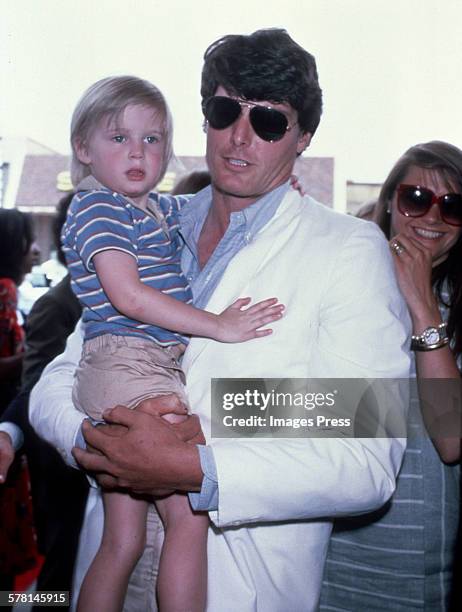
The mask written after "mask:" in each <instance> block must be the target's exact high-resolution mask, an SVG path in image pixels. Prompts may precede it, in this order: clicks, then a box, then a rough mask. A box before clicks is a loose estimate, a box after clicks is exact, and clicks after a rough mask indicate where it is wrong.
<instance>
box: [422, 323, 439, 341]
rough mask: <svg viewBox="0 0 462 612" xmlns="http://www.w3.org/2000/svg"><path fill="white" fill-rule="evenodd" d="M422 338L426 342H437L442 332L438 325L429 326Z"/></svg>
mask: <svg viewBox="0 0 462 612" xmlns="http://www.w3.org/2000/svg"><path fill="white" fill-rule="evenodd" d="M422 339H423V341H424V342H425V344H427V345H428V344H436V343H437V342H439V340H440V333H439V331H438V330H437V329H436V327H429V328H428V329H426V330H425V331H424V333H423V334H422Z"/></svg>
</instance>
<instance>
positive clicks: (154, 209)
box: [75, 174, 168, 232]
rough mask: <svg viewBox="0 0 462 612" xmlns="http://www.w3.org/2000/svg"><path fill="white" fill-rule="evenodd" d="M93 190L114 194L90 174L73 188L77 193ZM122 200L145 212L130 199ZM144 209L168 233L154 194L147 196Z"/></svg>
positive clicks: (126, 197) (125, 197)
mask: <svg viewBox="0 0 462 612" xmlns="http://www.w3.org/2000/svg"><path fill="white" fill-rule="evenodd" d="M93 189H97V190H100V189H104V190H105V191H107V192H108V193H116V192H114V191H111V189H109V188H108V187H105V186H104V185H103V184H102V183H100V182H99V181H98V180H97V179H95V177H94V176H93V175H92V174H88V175H87V176H85V177H84V178H83V179H82V180H81V181H80V182H79V184H78V185H77V187H76V188H75V190H76V192H77V191H92V190H93ZM121 195H122V194H121ZM123 198H124V199H125V200H126V201H127V202H129V203H130V204H131V205H132V206H134V207H135V208H137V209H138V210H141V211H143V212H144V213H146V210H144V209H143V208H141V206H138V204H137V203H136V202H134V201H133V200H132V199H131V198H130V197H128V196H126V195H124V196H123ZM146 209H147V212H148V213H151V215H153V216H154V218H155V219H156V221H157V222H158V223H159V225H161V227H162V229H163V230H164V231H166V232H168V226H167V224H166V222H165V219H164V215H163V214H162V211H161V210H160V208H159V205H158V204H157V202H156V199H155V195H154V193H150V194H149V197H148V202H147V204H146Z"/></svg>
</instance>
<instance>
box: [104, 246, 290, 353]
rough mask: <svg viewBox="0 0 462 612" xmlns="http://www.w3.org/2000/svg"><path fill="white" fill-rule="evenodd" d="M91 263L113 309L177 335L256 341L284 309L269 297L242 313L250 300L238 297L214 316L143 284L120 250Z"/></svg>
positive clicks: (269, 330)
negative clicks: (265, 327) (263, 327)
mask: <svg viewBox="0 0 462 612" xmlns="http://www.w3.org/2000/svg"><path fill="white" fill-rule="evenodd" d="M93 262H94V266H95V270H96V273H97V275H98V278H99V281H100V283H101V285H102V287H103V289H104V292H105V293H106V295H107V297H108V298H109V300H110V301H111V304H112V305H113V306H114V308H116V309H117V310H118V311H119V312H121V313H122V314H124V315H125V316H127V317H130V318H131V319H135V320H136V321H141V322H142V323H149V324H150V325H157V326H159V327H163V328H165V329H171V330H172V331H175V332H178V333H181V334H190V335H193V336H204V337H206V338H213V339H214V340H220V341H221V342H243V341H245V340H251V339H252V338H260V337H262V336H267V335H268V334H271V332H272V330H271V329H259V328H260V327H262V326H264V325H267V324H268V323H270V322H271V321H276V320H277V319H280V318H281V316H282V311H283V309H284V306H283V305H282V304H277V301H278V300H277V298H270V299H268V300H264V301H262V302H258V303H257V304H254V305H253V306H251V307H250V308H247V309H246V310H242V309H243V307H244V306H246V305H247V304H248V303H249V302H250V298H241V299H239V300H236V301H235V302H234V303H233V304H231V306H229V307H228V308H227V309H226V310H224V311H223V312H222V313H221V314H219V315H216V314H213V313H211V312H207V311H205V310H199V309H198V308H195V307H194V306H191V305H189V304H185V303H184V302H181V301H180V300H176V299H175V298H172V297H170V296H168V295H166V294H164V293H162V292H161V291H157V290H156V289H152V288H151V287H147V286H146V285H143V283H142V282H141V281H140V279H139V275H138V268H137V265H136V261H135V259H134V258H133V257H131V256H130V255H128V254H126V253H123V252H122V251H117V250H114V249H112V250H106V251H101V252H100V253H97V254H96V255H95V256H94V258H93Z"/></svg>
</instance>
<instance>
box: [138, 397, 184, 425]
mask: <svg viewBox="0 0 462 612" xmlns="http://www.w3.org/2000/svg"><path fill="white" fill-rule="evenodd" d="M135 410H140V411H141V412H145V413H146V414H150V415H151V416H159V417H163V418H164V419H165V420H166V421H168V422H169V423H181V422H182V421H184V420H185V419H186V418H187V417H188V408H187V406H185V405H184V404H183V403H182V401H181V400H180V398H179V397H178V395H176V394H175V393H169V394H168V395H158V396H157V397H150V398H149V399H146V400H143V401H142V402H140V403H139V404H138V406H137V407H136V408H135Z"/></svg>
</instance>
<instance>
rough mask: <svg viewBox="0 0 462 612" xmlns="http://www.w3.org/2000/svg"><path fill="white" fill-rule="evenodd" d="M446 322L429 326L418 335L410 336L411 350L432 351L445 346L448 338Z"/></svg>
mask: <svg viewBox="0 0 462 612" xmlns="http://www.w3.org/2000/svg"><path fill="white" fill-rule="evenodd" d="M446 327H447V323H440V324H439V325H437V326H436V327H435V326H430V327H427V328H426V329H424V331H423V332H422V333H421V334H420V335H418V336H411V350H412V351H434V350H435V349H439V348H442V347H443V346H446V344H447V343H448V342H449V338H448V335H447V332H446Z"/></svg>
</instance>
